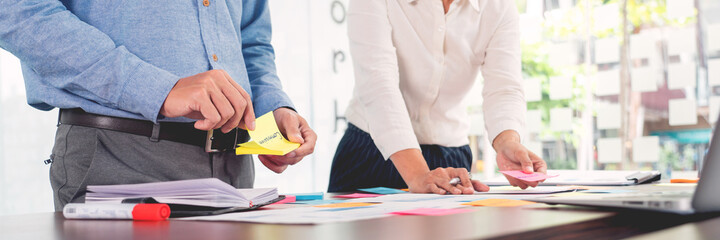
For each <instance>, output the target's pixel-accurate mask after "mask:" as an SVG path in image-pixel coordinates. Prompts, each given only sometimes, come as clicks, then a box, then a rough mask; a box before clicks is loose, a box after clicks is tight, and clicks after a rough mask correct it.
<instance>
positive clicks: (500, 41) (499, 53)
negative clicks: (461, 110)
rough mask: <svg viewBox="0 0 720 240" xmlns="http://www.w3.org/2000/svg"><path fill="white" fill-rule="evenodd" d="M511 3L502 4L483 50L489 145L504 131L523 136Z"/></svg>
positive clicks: (524, 107) (515, 21) (515, 20)
mask: <svg viewBox="0 0 720 240" xmlns="http://www.w3.org/2000/svg"><path fill="white" fill-rule="evenodd" d="M514 6H515V5H514V4H505V5H504V7H505V8H504V9H503V11H502V12H503V14H502V15H501V16H502V17H501V18H500V19H502V20H501V21H500V24H499V26H498V28H497V29H496V31H495V32H494V34H493V36H492V38H491V40H490V43H489V44H488V47H487V48H486V51H485V52H486V54H485V61H484V62H483V64H482V74H483V78H484V79H485V85H484V87H483V98H484V101H483V102H484V103H483V111H484V114H485V127H486V128H487V130H488V139H489V140H490V142H492V141H493V140H495V137H497V136H498V135H499V134H500V133H501V132H503V131H505V130H514V131H517V132H518V134H519V135H520V136H524V131H525V130H524V129H525V112H526V111H527V105H526V103H525V94H524V90H523V83H522V74H521V65H520V64H521V57H520V56H521V55H520V54H521V52H520V29H519V24H518V21H519V20H518V13H517V10H516V9H515V7H514Z"/></svg>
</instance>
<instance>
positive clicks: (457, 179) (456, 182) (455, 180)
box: [449, 173, 472, 186]
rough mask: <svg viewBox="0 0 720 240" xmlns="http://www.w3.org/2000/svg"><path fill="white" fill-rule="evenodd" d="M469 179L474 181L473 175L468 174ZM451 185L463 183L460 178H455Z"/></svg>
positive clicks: (451, 180)
mask: <svg viewBox="0 0 720 240" xmlns="http://www.w3.org/2000/svg"><path fill="white" fill-rule="evenodd" d="M468 178H469V179H472V174H471V173H468ZM449 183H450V185H453V186H455V185H458V184H460V183H461V181H460V178H459V177H455V178H453V179H450V182H449Z"/></svg>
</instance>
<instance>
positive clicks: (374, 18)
mask: <svg viewBox="0 0 720 240" xmlns="http://www.w3.org/2000/svg"><path fill="white" fill-rule="evenodd" d="M387 4H388V3H387V0H350V5H349V8H348V15H347V16H348V37H349V39H350V52H351V55H352V60H353V66H354V68H355V90H354V91H355V94H356V96H357V97H358V99H359V100H360V102H361V105H362V107H363V108H364V109H363V111H362V112H363V113H364V114H365V116H364V117H365V118H366V121H367V123H368V126H367V129H368V131H369V134H370V136H371V137H372V139H373V141H374V142H375V145H376V146H377V147H378V149H379V150H380V153H382V155H383V157H384V158H385V159H389V158H390V155H392V154H394V153H396V152H398V151H401V150H405V149H420V145H419V144H418V140H417V137H416V136H415V132H414V131H413V127H412V123H411V121H410V117H409V113H408V110H407V107H406V106H405V101H404V99H403V96H402V94H401V92H400V80H399V73H398V59H397V55H396V50H395V46H394V45H393V41H392V26H391V25H390V21H389V19H388V5H387Z"/></svg>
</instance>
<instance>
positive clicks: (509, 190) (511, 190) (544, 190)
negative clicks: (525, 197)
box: [475, 186, 579, 195]
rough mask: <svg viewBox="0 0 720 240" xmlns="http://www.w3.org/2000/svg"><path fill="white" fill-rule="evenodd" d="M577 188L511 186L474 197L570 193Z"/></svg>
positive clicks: (477, 193)
mask: <svg viewBox="0 0 720 240" xmlns="http://www.w3.org/2000/svg"><path fill="white" fill-rule="evenodd" d="M578 189H579V188H577V187H568V186H537V187H534V188H533V187H529V188H527V189H524V190H523V189H521V188H519V187H513V186H501V187H490V191H487V192H475V195H487V194H551V193H561V192H572V191H575V190H578Z"/></svg>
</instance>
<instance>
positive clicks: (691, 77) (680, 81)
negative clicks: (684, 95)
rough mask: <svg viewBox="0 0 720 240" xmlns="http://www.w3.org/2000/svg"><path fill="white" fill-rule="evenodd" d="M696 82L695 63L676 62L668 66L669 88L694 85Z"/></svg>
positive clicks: (682, 87)
mask: <svg viewBox="0 0 720 240" xmlns="http://www.w3.org/2000/svg"><path fill="white" fill-rule="evenodd" d="M696 83H697V76H696V71H695V63H676V64H670V65H669V66H668V88H669V89H684V88H686V87H695V85H696Z"/></svg>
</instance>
